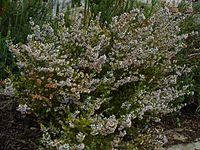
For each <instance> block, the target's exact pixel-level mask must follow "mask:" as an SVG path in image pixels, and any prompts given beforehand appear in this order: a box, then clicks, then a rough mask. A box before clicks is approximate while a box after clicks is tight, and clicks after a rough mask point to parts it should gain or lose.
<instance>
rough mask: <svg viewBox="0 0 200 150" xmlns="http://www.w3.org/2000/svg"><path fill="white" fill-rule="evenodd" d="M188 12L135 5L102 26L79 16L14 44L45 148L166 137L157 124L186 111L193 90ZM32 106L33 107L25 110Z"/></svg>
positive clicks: (24, 100)
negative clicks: (187, 62)
mask: <svg viewBox="0 0 200 150" xmlns="http://www.w3.org/2000/svg"><path fill="white" fill-rule="evenodd" d="M183 17H184V15H183V14H180V13H171V12H170V11H169V10H168V8H167V7H161V8H160V9H159V10H158V11H156V12H155V13H154V14H153V15H152V16H151V17H150V18H148V19H147V18H146V17H145V15H144V13H143V12H142V11H141V10H139V9H137V8H134V9H132V10H131V11H129V12H126V13H122V14H121V15H118V16H115V17H112V20H111V22H110V24H107V25H106V26H102V25H101V23H100V18H99V17H96V18H95V19H93V20H91V21H90V24H89V25H88V26H87V27H85V26H84V25H83V24H82V22H81V16H80V15H78V14H77V15H76V16H75V19H74V22H73V23H72V25H71V26H69V27H67V26H66V25H65V21H64V15H63V14H60V15H59V16H58V17H57V19H56V22H58V23H57V25H58V27H57V29H56V31H55V30H54V29H53V28H52V27H51V26H50V24H48V23H47V24H44V25H43V26H39V25H37V24H35V23H34V22H33V21H30V24H31V26H32V30H33V33H32V34H30V35H28V37H27V40H28V41H27V43H25V44H22V43H19V44H13V43H10V45H9V49H10V51H11V52H12V53H13V54H14V56H15V57H16V60H17V65H18V67H19V68H20V69H21V76H20V77H19V78H17V79H15V80H14V81H13V86H14V87H15V88H16V90H17V91H18V92H17V93H16V96H17V97H18V98H19V102H20V107H23V106H25V107H24V108H29V109H27V112H29V111H33V112H34V113H35V114H36V115H37V117H38V119H39V122H40V123H41V128H42V131H43V137H42V139H41V143H40V144H41V145H40V148H41V149H45V148H46V149H60V150H61V149H79V150H81V149H89V150H91V149H102V150H104V149H133V148H139V149H145V147H146V148H150V147H151V146H152V149H153V147H156V145H157V144H158V143H159V142H162V139H160V136H158V133H157V132H156V131H157V130H155V131H152V130H150V128H149V124H150V122H151V121H159V118H160V117H161V116H163V115H165V114H167V113H170V112H174V111H178V110H179V109H180V108H181V107H182V105H176V106H175V105H173V102H174V101H175V100H177V99H179V98H181V97H183V96H184V95H187V94H190V92H189V91H188V87H189V86H190V85H189V84H187V85H184V84H177V82H178V78H179V76H182V75H184V74H187V73H188V72H189V71H190V70H191V68H188V67H184V64H177V60H176V55H177V53H178V52H180V51H181V50H182V48H183V47H184V43H183V40H184V39H186V38H187V34H179V33H180V28H179V23H180V22H181V20H182V19H183ZM23 110H25V109H23Z"/></svg>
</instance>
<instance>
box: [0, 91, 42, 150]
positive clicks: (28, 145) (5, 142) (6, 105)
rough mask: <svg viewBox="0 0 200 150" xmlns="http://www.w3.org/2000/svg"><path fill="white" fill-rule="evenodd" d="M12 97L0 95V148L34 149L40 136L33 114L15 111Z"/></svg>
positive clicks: (2, 149)
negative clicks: (22, 113)
mask: <svg viewBox="0 0 200 150" xmlns="http://www.w3.org/2000/svg"><path fill="white" fill-rule="evenodd" d="M17 106H18V104H17V102H16V100H15V99H14V98H9V97H6V96H3V95H0V150H35V149H36V145H37V144H36V143H37V139H38V138H39V137H40V136H41V133H40V127H39V125H38V123H37V121H36V119H35V116H34V115H28V116H26V117H24V116H22V115H21V113H20V112H18V111H16V107H17Z"/></svg>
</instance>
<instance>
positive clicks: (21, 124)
mask: <svg viewBox="0 0 200 150" xmlns="http://www.w3.org/2000/svg"><path fill="white" fill-rule="evenodd" d="M17 106H18V104H17V102H16V100H15V99H14V98H10V97H6V96H3V95H0V150H35V149H36V147H37V142H38V141H37V140H38V138H39V137H41V135H42V134H41V132H40V127H39V124H38V123H37V121H36V117H35V116H34V115H27V116H22V115H21V113H20V112H18V111H16V107H17ZM196 109H197V104H195V103H191V104H189V105H187V106H186V107H184V108H183V109H182V110H181V112H180V114H179V115H168V116H165V117H163V118H162V121H161V122H160V123H159V124H157V125H159V126H161V127H162V128H163V129H164V133H165V135H166V136H167V139H168V142H167V143H166V144H165V145H164V147H168V146H170V145H175V144H180V143H189V142H191V141H194V140H195V139H198V138H200V113H197V112H196Z"/></svg>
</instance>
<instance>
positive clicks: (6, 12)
mask: <svg viewBox="0 0 200 150" xmlns="http://www.w3.org/2000/svg"><path fill="white" fill-rule="evenodd" d="M30 17H32V18H33V20H34V21H35V22H37V23H38V24H39V25H41V24H44V23H45V22H46V21H49V20H50V19H51V17H52V3H51V2H48V3H45V2H44V1H43V0H31V1H27V0H14V1H10V0H3V1H0V54H1V55H0V79H5V78H7V76H8V70H11V72H12V73H14V74H17V73H18V68H17V66H16V65H15V59H14V58H13V56H12V54H11V53H10V52H9V50H8V47H7V44H6V40H7V39H12V40H13V42H14V43H18V42H22V43H25V41H26V37H27V35H28V34H30V33H31V26H30V24H29V18H30Z"/></svg>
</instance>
